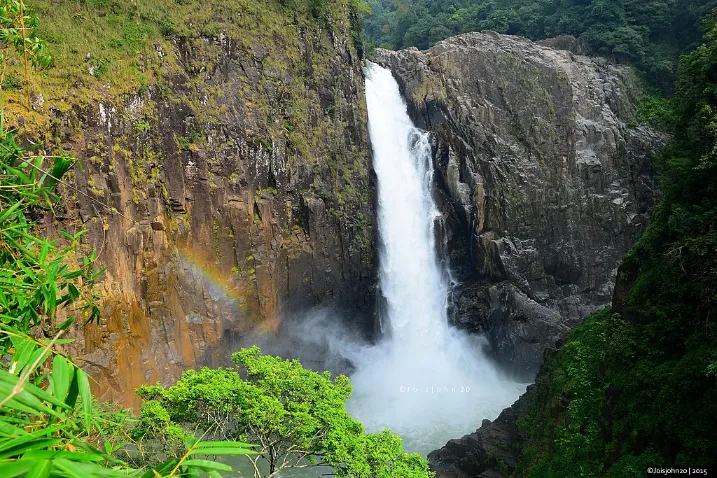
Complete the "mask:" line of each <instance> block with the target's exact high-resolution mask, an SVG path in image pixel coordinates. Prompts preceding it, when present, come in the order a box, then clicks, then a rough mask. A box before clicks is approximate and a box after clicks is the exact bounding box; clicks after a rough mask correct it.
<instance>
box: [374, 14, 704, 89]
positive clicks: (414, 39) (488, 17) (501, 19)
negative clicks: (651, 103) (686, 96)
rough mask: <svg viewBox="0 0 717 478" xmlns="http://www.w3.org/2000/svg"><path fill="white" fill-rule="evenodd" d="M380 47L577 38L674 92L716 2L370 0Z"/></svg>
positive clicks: (590, 48)
mask: <svg viewBox="0 0 717 478" xmlns="http://www.w3.org/2000/svg"><path fill="white" fill-rule="evenodd" d="M367 3H368V4H369V6H370V8H371V12H372V13H371V14H370V15H369V16H368V17H367V18H366V38H367V41H369V42H372V43H373V44H374V45H375V46H376V47H384V48H390V49H401V48H407V47H411V46H414V47H417V48H419V49H427V48H429V47H431V46H432V45H434V44H435V43H437V42H438V41H440V40H443V39H445V38H447V37H449V36H452V35H458V34H461V33H467V32H472V31H482V30H493V31H496V32H498V33H506V34H509V35H520V36H525V37H527V38H530V39H532V40H541V39H546V38H552V37H556V36H560V35H573V36H575V37H578V38H581V39H582V40H584V41H585V44H586V46H587V48H588V51H589V53H591V54H597V55H603V56H606V57H608V58H611V59H613V60H616V61H620V62H627V63H630V64H633V65H635V66H636V67H637V69H638V70H639V71H640V72H641V74H642V75H643V77H644V78H645V80H646V82H647V83H648V84H650V85H651V86H653V87H655V88H657V89H658V90H659V91H660V92H663V93H670V92H671V90H672V87H673V84H674V81H675V78H676V72H677V65H678V62H679V57H680V56H681V55H683V54H686V53H689V52H690V51H691V50H693V49H694V48H695V47H696V46H697V44H698V43H699V41H700V39H701V37H702V35H703V32H704V29H703V20H704V18H705V16H706V15H708V14H709V13H710V12H711V11H712V10H713V9H714V8H715V7H717V1H716V0H450V1H443V0H369V1H368V2H367Z"/></svg>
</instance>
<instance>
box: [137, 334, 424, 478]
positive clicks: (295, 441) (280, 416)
mask: <svg viewBox="0 0 717 478" xmlns="http://www.w3.org/2000/svg"><path fill="white" fill-rule="evenodd" d="M232 359H233V361H234V363H235V364H236V368H219V369H210V368H202V369H200V370H199V371H193V370H190V371H188V372H186V373H185V374H184V375H183V376H182V378H181V379H180V380H179V381H178V382H177V383H176V384H175V385H173V386H171V387H169V388H167V389H165V388H163V387H161V386H159V385H155V386H144V387H140V388H139V389H138V391H137V393H138V394H139V395H140V396H141V397H142V398H143V399H144V400H145V403H144V405H143V407H142V414H141V420H142V424H141V426H140V427H139V429H138V430H139V431H140V433H141V434H143V435H144V440H149V441H151V440H153V439H154V440H159V441H161V442H167V441H168V439H172V437H174V439H175V441H176V437H178V435H179V436H180V438H181V433H182V432H181V429H185V430H186V429H199V430H208V429H210V428H213V429H214V430H216V431H215V432H214V433H213V437H214V438H218V439H223V440H234V441H241V442H243V441H250V442H252V443H257V444H258V446H257V448H256V450H257V451H258V452H259V454H258V455H255V456H249V459H250V460H251V461H252V464H253V467H254V476H255V477H257V478H258V477H261V476H262V473H261V472H260V466H259V460H264V461H265V462H266V464H267V465H268V469H269V472H268V474H267V475H266V476H267V477H275V476H277V474H278V473H280V472H281V471H282V470H286V469H288V468H306V467H312V466H319V465H328V466H331V467H333V468H334V470H335V473H336V474H337V475H338V476H346V477H348V476H352V477H360V478H369V477H381V478H394V477H397V476H401V477H405V478H419V477H428V476H431V473H429V472H428V467H427V463H426V461H425V460H424V459H423V458H422V457H421V456H420V455H418V454H415V453H414V454H407V453H405V452H404V451H403V447H402V444H401V439H400V438H399V437H397V436H396V435H393V434H391V433H390V432H388V431H387V430H386V431H383V432H381V433H379V434H365V433H364V430H363V426H362V425H361V424H360V423H359V422H357V421H356V420H354V419H353V418H351V416H350V415H349V414H348V413H347V412H346V407H345V404H346V400H347V399H348V398H349V396H350V395H351V385H350V383H349V379H348V378H347V377H345V376H343V375H340V376H338V377H336V378H335V379H334V380H332V379H331V375H330V374H329V373H328V372H324V373H323V374H319V373H317V372H314V371H311V370H307V369H305V368H303V367H302V366H301V364H300V363H299V362H298V361H297V360H284V359H281V358H279V357H272V356H267V355H262V354H261V351H260V350H259V348H258V347H252V348H250V349H242V350H241V351H240V352H237V353H235V354H234V355H233V356H232ZM170 448H171V446H170ZM169 452H170V453H174V454H177V455H178V454H181V447H180V450H178V451H176V450H175V451H171V450H169Z"/></svg>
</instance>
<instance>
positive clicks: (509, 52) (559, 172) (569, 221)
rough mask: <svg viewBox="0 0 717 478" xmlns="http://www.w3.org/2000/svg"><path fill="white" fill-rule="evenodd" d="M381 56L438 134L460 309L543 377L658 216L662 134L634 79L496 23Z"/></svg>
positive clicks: (464, 321) (504, 354) (457, 314)
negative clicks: (656, 158)
mask: <svg viewBox="0 0 717 478" xmlns="http://www.w3.org/2000/svg"><path fill="white" fill-rule="evenodd" d="M563 43H566V44H569V43H570V42H563ZM376 57H377V61H378V62H379V63H381V64H382V65H384V66H386V67H388V68H390V69H391V70H392V71H393V73H394V75H395V76H396V78H397V79H398V81H399V84H400V85H401V88H402V90H403V92H404V94H405V97H406V99H407V102H408V106H409V111H410V112H411V114H412V116H413V119H414V121H416V123H417V124H418V125H419V127H422V128H426V129H428V130H430V131H431V132H432V133H433V142H434V148H433V149H434V164H435V166H436V168H437V169H438V171H439V172H440V174H439V175H438V176H437V177H438V182H439V184H438V187H437V191H436V193H437V195H438V196H439V197H440V199H441V202H442V211H443V216H444V217H443V221H442V225H443V227H442V231H441V233H442V235H443V238H442V239H443V241H444V242H443V243H444V247H445V251H444V252H445V255H446V257H447V258H448V261H449V263H450V266H451V268H452V270H453V272H454V274H455V277H456V279H457V282H458V285H457V287H456V288H455V291H454V296H453V310H452V317H453V320H454V322H455V323H456V324H457V325H458V326H460V327H463V328H467V329H470V330H473V331H478V332H485V333H487V335H488V337H489V338H490V341H491V346H492V349H493V352H494V354H495V355H496V356H497V357H498V358H499V359H500V361H501V362H503V363H504V364H506V365H508V366H509V367H510V369H511V370H513V371H514V372H515V373H517V374H518V375H519V376H522V377H525V378H532V377H533V375H534V374H535V372H536V371H537V369H538V367H539V365H540V363H541V361H542V354H543V350H544V349H545V348H546V347H549V346H552V345H553V344H554V342H555V341H556V340H557V339H559V338H560V337H561V336H563V335H564V334H565V333H566V332H567V330H569V329H570V328H571V327H572V326H574V325H575V324H576V323H577V322H578V321H579V320H581V319H583V318H584V317H586V316H587V315H589V314H590V313H591V312H593V311H594V310H595V309H596V308H598V307H599V306H602V305H605V304H607V303H609V302H610V298H611V294H612V290H613V287H614V281H615V276H616V273H617V266H618V263H619V260H620V258H621V257H622V255H623V254H624V253H625V252H626V251H627V250H628V249H629V248H630V247H631V246H632V244H633V243H634V242H635V240H636V239H637V238H638V237H639V235H640V234H641V233H642V231H643V230H644V228H645V226H646V224H647V221H648V218H649V213H650V211H651V209H652V206H653V203H654V200H655V196H656V193H655V185H654V179H653V171H652V167H651V164H650V159H651V156H652V152H653V151H654V150H655V148H656V146H657V145H658V144H659V143H661V141H662V138H661V136H660V135H658V134H656V133H654V132H652V131H651V130H649V129H647V128H644V127H631V126H629V124H630V123H632V122H633V121H634V117H635V112H636V104H637V102H638V99H639V94H640V92H639V88H638V87H637V85H636V83H635V79H634V78H633V76H632V74H631V72H630V70H629V69H627V68H622V67H617V66H614V65H611V64H609V63H608V62H606V61H603V60H601V59H597V58H588V57H585V56H579V55H576V54H573V53H572V52H570V51H567V50H556V49H551V48H549V47H547V46H541V45H539V44H536V43H533V42H531V41H529V40H525V39H522V38H517V37H509V36H504V35H499V34H496V33H491V32H486V33H470V34H466V35H461V36H458V37H454V38H450V39H448V40H445V41H443V42H440V43H438V44H437V45H436V46H435V47H433V48H432V49H430V50H428V51H427V52H420V51H418V50H416V49H409V50H403V51H398V52H391V51H386V50H378V52H377V54H376Z"/></svg>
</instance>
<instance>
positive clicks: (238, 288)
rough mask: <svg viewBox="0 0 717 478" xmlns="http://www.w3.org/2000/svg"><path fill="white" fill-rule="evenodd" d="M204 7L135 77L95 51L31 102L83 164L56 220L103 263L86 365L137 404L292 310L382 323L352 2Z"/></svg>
mask: <svg viewBox="0 0 717 478" xmlns="http://www.w3.org/2000/svg"><path fill="white" fill-rule="evenodd" d="M262 3H263V2H262ZM202 5H204V4H203V2H198V3H197V2H182V3H181V4H180V3H178V4H177V5H175V6H174V7H173V12H174V10H178V11H180V10H181V9H185V10H186V11H184V10H181V11H182V15H184V17H183V19H182V20H181V22H180V20H171V19H170V20H167V21H165V22H169V23H171V25H170V26H171V28H170V27H166V29H167V30H165V31H164V35H163V36H162V37H160V38H158V39H156V40H153V39H152V37H151V35H150V38H149V39H148V40H147V42H148V45H149V46H148V48H146V49H144V50H141V52H140V53H139V54H137V55H136V58H134V60H132V61H133V62H134V63H133V65H135V67H136V68H137V69H138V73H137V74H138V75H139V76H138V77H139V78H140V79H141V81H140V83H141V84H140V85H139V88H136V89H128V88H125V87H124V85H123V84H122V83H121V81H125V80H122V79H121V78H119V77H118V76H113V75H106V74H105V76H101V75H100V74H99V70H98V68H99V66H98V65H100V66H101V65H102V63H101V62H97V61H94V59H95V58H94V56H93V55H91V54H89V53H88V54H87V61H86V63H85V64H84V66H81V68H82V69H83V70H84V71H82V72H77V78H78V80H77V81H76V82H75V83H74V84H73V85H71V86H69V87H68V90H67V91H62V92H60V91H55V92H54V93H53V92H45V93H44V94H45V96H44V97H43V98H42V101H41V102H40V101H36V105H35V106H36V109H37V110H38V112H39V113H40V114H41V115H43V116H44V117H47V118H49V119H48V121H47V123H44V125H45V127H46V131H47V134H48V136H49V138H48V139H49V140H50V141H51V142H54V143H56V144H58V146H60V147H61V148H62V149H64V150H65V151H68V152H71V153H72V154H74V155H75V156H77V157H78V158H79V159H80V160H81V161H82V163H83V165H84V168H83V169H82V170H80V169H75V172H74V174H75V177H74V184H75V185H76V187H77V188H78V189H79V191H75V190H71V189H68V190H67V191H66V192H65V206H66V207H65V210H64V211H62V212H61V214H59V215H58V217H57V218H55V221H48V224H47V227H48V228H50V229H52V228H55V227H57V228H62V229H73V228H74V229H82V228H86V229H88V231H89V232H88V235H87V236H86V243H85V246H86V247H87V250H90V249H95V250H97V251H98V258H99V262H100V263H101V264H102V265H104V266H106V267H107V271H106V273H105V276H104V281H103V283H102V285H101V287H102V295H103V297H104V299H103V319H102V323H101V325H100V326H99V327H87V328H85V329H84V330H83V331H81V332H78V333H80V334H82V337H81V339H82V340H80V342H79V343H78V348H80V361H79V363H81V364H83V365H84V367H85V369H86V370H87V371H88V372H89V373H91V375H92V376H93V378H94V379H95V380H96V381H97V383H98V384H99V387H98V390H97V391H98V392H99V393H98V396H99V397H100V398H104V399H119V400H121V401H123V402H124V403H125V404H127V405H132V404H135V403H136V397H135V396H134V389H135V388H136V387H137V386H139V385H140V384H143V383H148V382H149V383H153V382H156V381H162V382H167V381H170V380H173V379H176V378H177V377H178V375H179V374H180V373H181V372H182V371H183V370H185V369H187V368H190V367H195V366H199V365H204V364H206V365H219V364H221V363H222V362H223V361H224V360H225V359H226V358H227V357H228V355H229V353H230V352H231V351H232V349H230V348H229V346H230V345H231V344H232V343H233V342H234V341H235V340H236V339H238V338H240V337H241V336H242V335H244V334H246V333H247V332H249V331H250V330H252V329H255V328H256V327H258V326H259V327H263V328H264V329H268V330H275V329H277V328H278V327H279V322H280V321H281V319H282V316H285V315H287V314H288V313H290V312H291V311H293V310H298V309H301V308H304V307H309V306H313V305H316V304H325V305H333V306H336V307H338V308H342V309H346V310H350V311H351V312H352V317H353V320H354V323H356V324H357V326H358V327H359V328H361V329H362V330H365V331H370V330H372V328H373V322H372V321H373V316H372V310H373V305H374V284H375V272H374V264H375V261H374V260H373V246H374V243H375V238H374V235H375V231H374V206H373V193H372V191H373V185H372V180H371V177H370V174H371V164H370V156H369V155H370V145H369V142H368V133H367V128H366V125H367V117H366V108H365V100H364V90H363V73H362V69H361V66H362V65H361V58H360V53H359V52H358V51H357V49H356V47H355V45H354V41H353V39H352V35H351V32H350V30H351V28H352V23H351V22H352V16H354V15H355V12H352V11H351V9H350V6H349V2H341V1H339V2H332V4H331V5H330V6H329V7H327V8H328V10H327V12H325V14H324V16H323V17H322V18H314V17H313V16H312V15H311V13H310V12H301V11H296V12H291V11H290V10H289V7H285V6H282V5H281V4H280V3H279V2H266V4H262V5H260V6H257V5H254V4H253V2H244V1H239V2H216V4H215V3H212V5H204V6H202ZM57 8H68V9H69V8H75V7H74V6H72V5H69V4H62V5H60V6H58V7H57ZM92 8H93V7H92ZM98 8H100V7H98ZM113 8H114V7H113ZM118 8H119V7H118ZM103 11H104V10H103ZM116 13H117V12H113V11H107V12H105V13H103V14H98V15H96V16H91V17H90V18H89V20H88V21H92V22H94V21H97V22H99V23H102V22H105V21H106V20H105V19H106V18H110V17H112V16H113V15H115V14H116ZM48 15H49V13H48ZM77 15H80V14H77ZM143 15H144V12H140V14H139V16H140V17H142V16H143ZM116 16H117V18H119V15H116ZM75 18H80V20H78V21H82V18H85V17H81V16H79V17H78V16H76V17H75ZM116 21H118V20H116ZM108 24H109V25H112V23H108ZM137 24H138V25H140V20H138V21H137ZM142 26H143V27H144V24H142ZM127 28H134V27H133V26H132V24H131V23H128V27H127ZM146 28H147V31H151V25H149V26H146ZM162 28H163V29H164V28H165V26H163V27H162ZM100 31H101V30H100ZM120 33H121V32H118V35H119V34H120ZM119 38H120V40H121V39H122V38H124V36H120V37H119ZM118 44H119V45H120V46H121V45H122V44H121V43H118ZM88 48H89V47H88ZM82 55H84V53H82ZM52 71H53V70H50V74H52ZM146 78H149V79H150V80H149V81H147V80H146ZM128 90H129V91H128ZM88 95H89V96H90V97H91V98H92V101H91V102H86V101H82V99H83V98H84V97H86V96H88ZM112 208H113V209H114V210H115V212H113V211H112Z"/></svg>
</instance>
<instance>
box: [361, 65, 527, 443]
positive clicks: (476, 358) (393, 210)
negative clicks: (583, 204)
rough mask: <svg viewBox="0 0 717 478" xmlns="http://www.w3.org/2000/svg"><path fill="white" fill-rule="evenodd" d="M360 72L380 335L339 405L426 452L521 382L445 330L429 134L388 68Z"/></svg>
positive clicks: (509, 396)
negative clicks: (373, 196)
mask: <svg viewBox="0 0 717 478" xmlns="http://www.w3.org/2000/svg"><path fill="white" fill-rule="evenodd" d="M366 75H367V80H366V99H367V105H368V112H369V130H370V131H369V132H370V136H371V144H372V148H373V163H374V170H375V172H376V176H377V178H378V226H379V236H380V258H379V259H380V275H379V281H380V289H381V293H382V294H383V296H384V298H385V301H386V308H385V309H386V310H385V316H384V317H382V319H383V321H384V325H385V327H386V328H387V329H388V330H387V334H386V337H385V338H384V340H383V341H382V342H381V343H380V344H378V345H377V346H374V347H370V348H366V349H363V350H361V351H360V352H357V353H355V356H354V357H352V360H353V361H354V363H355V364H356V365H357V371H356V372H355V374H353V376H352V377H351V379H352V383H353V385H354V394H353V396H352V398H351V400H350V401H349V403H348V409H349V411H350V412H351V413H352V414H353V415H354V416H355V417H356V418H357V419H359V420H361V421H362V422H363V423H364V425H365V426H366V428H367V429H368V430H369V431H379V430H381V429H383V428H386V427H388V428H389V429H390V430H391V431H393V432H394V433H398V434H399V435H401V436H402V437H403V438H404V444H405V448H406V449H407V450H408V451H418V452H421V453H424V454H425V453H428V452H429V451H430V450H433V449H435V448H439V447H441V446H442V445H443V444H445V442H446V441H447V440H449V439H451V438H458V437H460V436H462V435H463V434H465V433H469V432H472V431H473V430H475V429H476V428H477V427H478V426H479V425H480V422H481V420H482V419H484V418H488V419H494V418H496V416H497V415H498V414H499V413H500V411H501V410H502V409H503V408H504V407H507V406H509V405H510V404H511V403H512V402H513V401H514V400H515V399H516V398H517V397H518V396H519V395H520V393H521V392H522V391H523V390H524V388H525V386H524V385H522V384H515V383H512V382H510V381H509V380H506V379H503V378H501V376H500V375H499V374H498V372H497V371H496V370H495V368H494V367H493V365H492V364H491V362H490V361H489V360H488V359H487V358H486V357H485V355H484V353H483V348H484V339H482V338H481V337H476V336H468V335H467V334H464V333H462V332H460V331H458V330H457V329H455V328H453V327H451V326H450V325H449V323H448V318H447V308H448V307H447V297H448V292H449V286H448V284H447V276H448V274H447V271H444V270H443V268H442V266H441V264H440V262H439V260H438V257H437V248H436V243H435V231H434V227H435V224H436V222H437V219H438V217H439V213H438V210H437V208H436V205H435V203H434V201H433V198H432V194H431V189H432V183H433V166H432V161H431V146H430V144H429V141H428V134H427V133H425V132H423V131H421V130H419V129H417V128H416V127H415V126H414V125H413V123H412V122H411V120H410V118H409V117H408V114H407V112H406V105H405V103H404V101H403V99H402V97H401V94H400V92H399V89H398V85H397V83H396V81H395V80H394V78H393V76H392V74H391V72H390V71H388V70H386V69H384V68H381V67H380V66H378V65H375V64H372V63H369V64H368V66H367V67H366Z"/></svg>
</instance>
